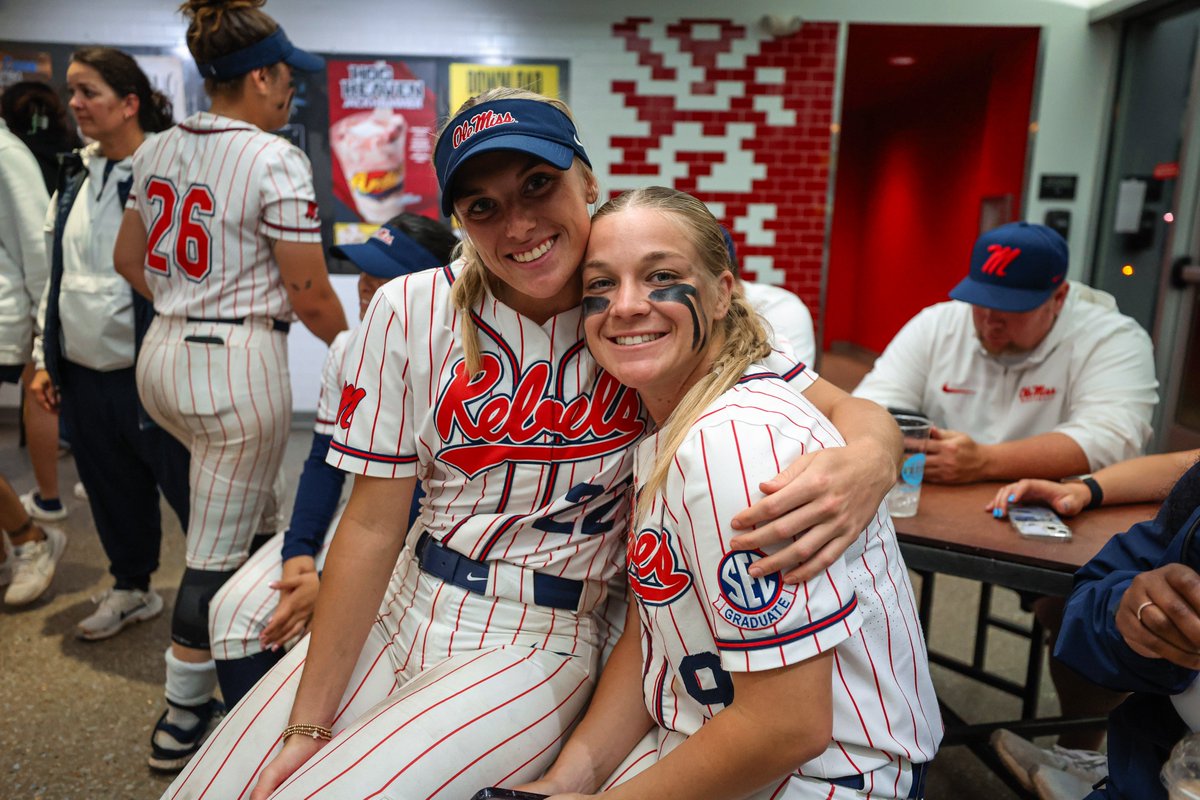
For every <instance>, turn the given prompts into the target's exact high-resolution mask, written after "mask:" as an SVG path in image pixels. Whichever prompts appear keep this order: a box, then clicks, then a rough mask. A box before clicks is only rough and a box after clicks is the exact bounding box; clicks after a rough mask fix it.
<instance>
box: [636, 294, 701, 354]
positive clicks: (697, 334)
mask: <svg viewBox="0 0 1200 800" xmlns="http://www.w3.org/2000/svg"><path fill="white" fill-rule="evenodd" d="M650 300H651V301H652V302H655V303H664V302H665V303H681V304H683V305H684V306H687V310H688V311H690V312H692V349H693V350H699V349H701V348H702V347H704V344H705V343H706V342H707V341H708V317H707V316H706V315H705V313H704V306H703V305H701V303H700V292H699V290H698V289H696V287H695V286H692V285H691V284H690V283H676V284H674V285H673V286H664V287H663V288H661V289H655V290H654V291H652V292H651V293H650Z"/></svg>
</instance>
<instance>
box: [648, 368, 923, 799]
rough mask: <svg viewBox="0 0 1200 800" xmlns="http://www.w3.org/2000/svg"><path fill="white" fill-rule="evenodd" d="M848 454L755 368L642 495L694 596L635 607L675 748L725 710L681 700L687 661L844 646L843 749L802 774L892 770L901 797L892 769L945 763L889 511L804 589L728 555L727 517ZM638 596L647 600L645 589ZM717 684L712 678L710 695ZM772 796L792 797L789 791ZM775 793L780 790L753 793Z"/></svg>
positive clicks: (751, 660) (780, 662)
mask: <svg viewBox="0 0 1200 800" xmlns="http://www.w3.org/2000/svg"><path fill="white" fill-rule="evenodd" d="M840 444H841V439H840V437H839V436H838V435H837V433H836V431H835V430H834V429H833V427H832V426H831V425H829V423H828V421H827V420H825V419H824V418H822V417H820V415H819V414H818V413H817V412H816V410H815V409H814V408H813V407H812V406H811V405H810V404H809V403H808V402H807V401H805V400H804V399H803V398H801V397H799V396H798V395H796V394H795V393H794V391H792V390H791V389H790V388H789V386H788V385H787V384H786V383H785V382H784V381H783V380H782V379H780V378H778V377H776V376H774V375H772V374H770V373H765V372H764V371H763V370H761V369H758V370H748V371H747V375H746V377H745V378H744V379H743V381H742V382H741V383H740V384H739V385H737V386H735V387H734V388H732V389H731V390H729V392H727V393H726V394H725V395H724V396H723V397H722V398H721V399H720V400H719V401H717V402H716V403H715V404H714V405H713V406H711V407H710V408H708V409H705V411H704V412H703V413H702V414H701V415H700V418H699V421H698V422H697V423H695V425H694V426H693V428H692V430H691V432H690V433H689V436H688V439H687V441H685V442H684V444H683V446H681V447H680V449H679V452H678V453H677V454H676V457H675V460H674V462H673V469H672V471H671V472H670V473H669V474H668V478H667V482H666V484H665V486H664V488H663V489H662V491H661V492H660V493H659V495H658V496H656V497H653V498H647V497H642V498H640V500H639V502H642V503H650V510H649V513H648V516H647V518H646V521H645V522H643V524H642V526H641V529H642V530H643V531H645V530H646V529H647V526H649V527H650V529H651V530H654V529H658V530H661V531H662V532H663V534H662V535H663V536H664V537H667V536H669V539H664V549H665V551H671V549H670V548H668V547H666V545H665V542H667V541H669V542H672V543H674V546H678V548H679V551H678V553H677V554H676V555H673V556H672V557H677V558H679V559H681V563H682V564H684V565H686V568H687V569H688V570H689V571H690V572H691V573H692V575H693V576H694V580H693V582H692V584H691V588H690V589H689V590H687V592H685V593H684V594H683V595H681V596H679V597H677V598H675V599H673V600H670V601H668V602H666V603H662V602H661V601H659V602H656V604H654V605H651V604H648V603H643V602H642V600H641V598H640V596H639V606H640V608H639V615H640V618H641V620H642V624H643V629H644V631H643V634H644V648H643V649H644V654H645V656H646V659H647V665H646V666H647V671H646V673H645V679H644V681H643V687H644V690H645V693H646V704H647V708H648V710H649V711H650V713H651V715H652V716H653V717H655V719H657V720H658V721H659V723H660V725H662V726H663V727H665V728H667V729H668V731H671V732H673V733H670V734H669V735H668V736H667V739H666V741H667V743H668V745H667V747H668V749H670V747H673V746H675V745H677V744H678V742H679V741H682V739H683V737H685V736H686V735H690V734H691V733H694V732H695V731H696V730H698V729H699V727H700V726H702V725H703V724H704V722H705V720H706V719H709V718H711V717H712V716H713V715H714V714H716V713H717V712H719V711H720V710H721V709H722V708H723V705H722V704H721V702H720V701H716V702H714V697H717V696H719V695H713V696H709V695H712V690H708V691H709V695H701V696H700V697H692V696H691V695H690V694H688V693H687V692H682V691H676V690H675V689H676V687H681V686H682V687H686V686H687V685H688V682H687V674H686V673H685V672H684V671H682V669H683V666H684V665H685V659H691V658H692V657H694V656H699V655H702V654H705V653H718V654H720V662H719V663H720V667H721V668H722V669H723V670H728V671H745V670H762V669H772V668H776V667H781V666H784V665H786V664H792V663H797V662H799V661H803V660H805V659H807V658H811V657H813V656H815V655H816V654H817V653H820V652H823V651H825V650H827V649H829V648H830V647H834V648H835V650H834V693H833V700H834V721H833V738H834V741H833V742H832V743H831V745H830V747H829V748H828V749H827V751H826V752H825V753H824V754H823V755H822V756H821V757H820V758H818V759H815V760H814V761H812V762H809V763H808V764H806V765H804V767H803V769H802V772H803V774H805V775H817V776H826V777H841V776H845V775H852V774H855V773H861V772H869V771H871V770H874V769H879V768H882V767H885V766H888V765H892V766H893V768H892V769H890V771H887V773H886V780H887V782H888V783H889V784H892V785H893V788H895V787H896V786H899V785H901V784H900V776H901V774H902V773H903V772H904V770H903V769H899V768H895V765H897V764H902V763H908V761H907V760H911V759H915V760H917V761H918V762H920V761H926V760H928V759H929V758H930V757H932V754H933V753H934V752H936V749H937V744H938V741H939V740H940V737H941V729H940V725H938V724H937V723H938V717H937V712H936V709H935V705H936V700H935V698H934V695H933V688H932V683H931V681H930V679H929V674H928V664H927V660H926V656H925V652H924V648H923V646H922V645H921V644H920V642H921V638H920V628H919V623H918V622H917V618H916V613H915V606H914V603H913V599H912V590H911V587H910V586H909V585H908V580H907V576H906V569H905V567H904V565H903V559H902V558H901V557H900V554H899V549H898V546H897V545H896V542H895V535H894V531H893V530H892V528H891V524H890V520H889V519H888V518H887V517H886V514H883V513H880V514H878V515H877V516H876V518H875V520H874V521H873V522H872V524H871V526H870V527H869V528H868V529H867V531H865V532H864V534H863V536H862V537H860V539H859V541H858V543H856V544H855V545H854V546H852V548H851V549H850V551H848V552H847V554H846V555H845V556H844V558H843V561H842V562H839V563H837V564H834V565H832V566H831V567H830V568H829V569H828V570H827V571H826V572H825V574H823V575H821V576H819V577H817V578H814V579H812V580H810V581H808V582H807V583H806V584H803V585H801V586H800V587H797V588H794V589H789V588H788V587H783V586H781V585H780V584H779V580H780V579H779V576H778V575H775V576H771V577H769V578H767V579H765V581H760V582H758V583H754V582H753V579H742V578H738V577H737V576H738V575H739V574H740V573H739V572H738V570H739V566H738V565H742V566H744V565H746V564H749V563H750V562H751V561H752V560H753V558H754V557H755V556H754V555H753V554H740V553H736V552H733V551H730V550H729V549H728V546H727V544H725V542H726V541H727V540H728V539H729V538H732V536H733V535H734V532H733V531H731V530H728V529H727V524H728V520H729V519H730V518H732V517H733V515H734V514H735V513H736V512H737V511H739V510H740V509H742V508H744V507H745V506H746V505H748V504H749V503H751V502H753V501H754V500H756V499H757V498H758V497H759V496H760V494H759V493H758V491H757V488H756V487H757V486H758V483H759V482H760V481H762V480H765V479H767V478H770V477H773V476H774V475H775V474H776V473H777V472H778V471H779V468H780V465H781V464H788V463H791V462H792V461H794V460H795V458H796V457H797V456H799V455H800V454H802V453H804V452H808V451H809V450H811V449H813V448H820V447H830V446H839V445H840ZM656 447H657V442H656V441H655V440H653V439H648V440H647V441H645V442H644V443H643V444H642V445H640V446H639V452H638V460H637V468H636V469H637V473H638V474H639V475H642V474H647V472H648V470H650V469H651V468H652V466H653V462H654V457H655V449H656ZM717 465H719V467H718V466H717ZM643 535H644V534H643ZM671 552H673V551H671ZM739 580H741V581H743V582H742V583H738V581H739ZM747 580H748V581H749V582H746V581H747ZM634 589H635V594H637V593H638V588H637V584H636V583H635V584H634ZM735 600H736V601H737V602H739V603H743V604H747V605H746V610H745V611H742V610H739V609H740V606H739V607H735V606H734V605H733V604H734V602H735ZM756 603H757V604H758V605H757V606H756V605H755V604H756ZM864 619H866V620H869V624H863V620H864ZM897 630H901V631H905V632H916V635H915V636H912V637H911V638H909V636H907V635H906V636H905V637H904V638H903V639H902V640H901V641H903V642H904V646H903V647H897V646H896V644H897V642H896V640H895V638H894V635H893V633H892V632H893V631H897ZM647 637H648V638H647ZM881 662H882V663H881ZM694 663H708V662H694ZM881 667H883V668H881ZM720 684H721V681H720V680H719V679H717V678H714V679H712V680H710V681H708V682H707V683H705V684H704V685H706V686H717V687H719V686H720ZM689 691H690V690H689ZM927 709H928V711H927ZM851 751H853V753H854V754H853V756H851ZM872 781H873V779H872ZM869 785H874V784H873V783H871V782H869ZM776 790H778V791H780V792H782V793H781V794H780V795H779V796H781V797H785V796H786V797H790V796H792V795H791V794H789V793H788V791H787V790H786V786H785V787H776ZM797 792H798V793H797V794H796V795H795V796H796V797H803V796H808V795H805V794H803V792H801V791H800V790H799V789H797ZM769 796H773V791H768V790H764V791H763V792H762V793H760V794H756V795H755V797H756V798H758V797H762V798H766V797H769Z"/></svg>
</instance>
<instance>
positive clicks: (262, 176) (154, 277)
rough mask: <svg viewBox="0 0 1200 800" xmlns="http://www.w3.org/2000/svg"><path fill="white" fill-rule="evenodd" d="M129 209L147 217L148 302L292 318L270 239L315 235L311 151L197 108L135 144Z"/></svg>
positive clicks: (165, 310) (161, 307)
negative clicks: (172, 124) (151, 299)
mask: <svg viewBox="0 0 1200 800" xmlns="http://www.w3.org/2000/svg"><path fill="white" fill-rule="evenodd" d="M133 175H134V183H133V189H132V191H131V192H130V195H129V200H128V203H127V206H126V207H127V208H133V209H136V210H137V211H138V213H139V214H140V215H141V217H142V222H143V223H144V224H145V226H146V236H147V250H148V252H147V256H146V270H145V271H146V281H147V283H148V284H149V285H150V290H151V292H152V293H153V294H154V309H155V311H157V312H158V313H159V314H163V315H167V316H172V315H174V316H190V317H202V318H206V319H213V318H219V319H228V318H233V317H269V318H274V319H287V320H290V319H291V318H292V306H291V301H290V300H289V299H288V296H287V293H286V291H285V290H284V287H283V281H282V279H281V278H280V276H279V266H278V264H277V263H276V262H275V258H274V256H273V255H272V253H271V242H272V240H279V241H285V242H316V243H318V244H319V243H320V241H321V223H320V219H319V217H318V214H317V203H316V194H315V193H314V190H313V183H312V167H311V166H310V164H309V162H308V157H307V156H306V155H304V153H303V152H302V151H301V150H300V149H299V148H297V147H296V146H295V145H293V144H291V143H290V142H288V141H287V140H285V139H282V138H280V137H279V136H276V135H275V134H272V133H267V132H265V131H262V130H259V129H258V128H256V127H254V126H253V125H251V124H250V123H248V122H242V121H240V120H235V119H230V118H228V117H222V116H218V115H216V114H210V113H208V112H206V111H202V112H199V113H197V114H193V115H192V116H190V117H188V118H187V119H185V120H184V121H183V122H181V123H179V124H178V125H176V126H175V127H173V128H171V129H169V130H167V131H165V132H163V133H162V134H161V135H159V136H157V137H155V138H154V139H153V140H148V141H147V142H146V144H145V145H143V146H142V147H140V148H138V151H137V153H136V154H135V155H134V157H133Z"/></svg>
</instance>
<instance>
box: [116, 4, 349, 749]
mask: <svg viewBox="0 0 1200 800" xmlns="http://www.w3.org/2000/svg"><path fill="white" fill-rule="evenodd" d="M262 5H263V0H188V2H186V3H184V4H183V6H182V7H181V10H182V11H183V12H184V14H185V16H187V17H188V18H189V20H190V22H189V25H188V30H187V42H188V48H189V49H190V50H191V53H192V56H193V57H194V58H195V59H196V64H197V66H198V67H199V69H200V72H201V74H202V75H204V87H205V91H206V92H207V93H208V95H209V97H210V99H211V101H212V102H211V105H210V108H209V110H208V111H202V112H199V113H197V114H193V115H191V116H189V117H188V118H187V119H185V120H183V121H182V122H181V123H179V124H178V125H176V126H175V127H173V128H171V129H169V130H167V131H165V132H163V133H162V135H160V136H158V137H156V138H155V139H153V140H151V141H147V142H146V143H145V144H144V145H143V146H142V147H140V148H138V150H137V152H136V153H135V154H134V156H133V185H132V188H131V189H130V191H129V199H128V202H127V204H126V210H125V215H124V218H123V220H122V223H121V230H120V233H119V234H118V237H117V241H116V246H115V249H114V253H113V260H114V265H115V266H116V269H117V271H118V272H119V273H121V275H123V276H124V277H125V278H126V279H127V280H128V281H129V282H130V283H131V284H132V285H133V287H134V289H136V290H137V291H138V292H140V293H141V294H142V295H143V296H144V297H146V298H148V299H151V300H152V301H153V303H154V311H155V313H156V315H157V316H156V317H155V319H154V321H153V322H152V323H151V324H150V327H149V330H148V332H147V333H146V336H145V340H144V342H143V344H142V347H141V350H140V354H139V356H138V361H137V384H138V392H139V395H140V397H141V400H142V404H143V405H144V406H145V408H146V411H147V412H148V413H149V414H150V416H151V417H152V418H153V419H154V421H155V422H157V423H158V424H159V425H160V426H161V427H162V428H163V429H165V430H166V431H167V432H169V433H170V434H171V435H173V436H174V437H175V438H176V439H178V440H179V441H180V442H182V443H183V444H184V446H185V447H187V448H188V450H189V451H190V453H191V469H190V475H189V503H190V519H189V526H188V532H187V534H188V535H187V569H186V570H185V571H184V575H183V578H182V580H181V582H180V587H179V592H178V594H177V595H176V599H175V611H174V616H173V618H172V622H171V647H170V649H168V650H167V653H166V662H167V670H166V671H167V677H166V691H165V694H166V700H167V710H166V711H165V712H164V713H163V715H162V717H161V718H160V719H159V721H158V723H157V724H156V725H155V729H154V733H153V736H152V740H151V754H150V759H149V764H150V767H151V768H153V769H157V770H161V771H175V770H178V769H179V768H180V767H182V766H183V765H184V764H186V763H187V761H188V759H190V758H191V757H192V755H193V754H194V753H195V752H196V749H197V748H198V747H199V746H200V742H201V740H202V739H203V738H204V736H205V734H206V733H207V732H208V730H209V727H210V723H211V722H212V721H213V720H214V719H216V718H218V717H219V716H220V714H221V712H222V710H223V709H222V706H221V703H220V702H219V701H217V700H216V699H214V697H213V693H214V690H215V689H216V685H217V674H216V668H215V665H214V663H213V660H212V656H211V651H210V648H209V638H208V608H209V605H210V603H211V601H212V598H213V595H214V594H215V593H216V592H217V590H218V589H220V588H221V586H222V584H224V582H225V581H226V580H227V579H228V578H229V577H230V576H231V575H232V574H233V572H234V571H235V570H237V568H238V567H240V566H241V565H242V563H243V562H245V560H246V559H247V558H248V557H249V555H250V553H251V551H252V550H253V549H254V546H255V544H254V543H255V541H256V540H255V537H256V535H260V534H261V535H260V538H259V539H258V540H257V541H259V542H261V541H262V540H264V539H265V538H268V537H269V536H270V535H272V534H274V532H275V531H274V523H273V522H270V523H268V524H269V525H270V529H269V530H267V531H265V532H263V531H262V530H260V529H261V528H262V527H264V525H263V520H266V519H269V518H270V517H271V516H273V515H271V514H268V513H267V510H268V509H269V508H271V507H272V506H273V505H274V504H275V502H276V500H277V498H274V491H273V484H274V482H275V477H276V475H277V473H278V469H279V464H280V461H281V459H282V457H283V450H284V445H285V444H286V442H287V436H288V430H289V429H290V427H291V414H292V398H291V380H290V378H289V377H288V360H287V330H288V328H289V326H290V325H291V323H292V321H293V320H294V319H296V318H297V317H299V319H300V320H301V321H302V322H303V323H304V324H305V326H306V327H307V328H308V329H309V330H310V331H312V332H313V333H314V334H315V335H316V336H317V337H318V338H319V339H321V340H322V341H324V342H326V343H329V342H332V341H333V338H334V336H336V335H337V333H338V332H339V331H342V330H345V328H346V317H345V313H344V312H343V311H342V306H341V303H340V302H339V301H338V299H337V296H336V295H335V294H334V293H333V289H332V287H331V286H330V284H329V273H328V271H327V269H326V266H325V254H324V251H323V249H322V246H321V223H320V218H319V214H318V209H317V202H316V195H315V193H314V191H313V182H312V168H311V166H310V165H309V162H308V157H307V156H305V155H304V153H303V152H302V151H301V150H300V149H299V148H297V147H295V146H294V145H292V144H291V143H290V142H288V141H286V140H285V139H283V138H282V137H279V136H276V135H274V134H272V133H268V131H273V130H278V129H279V128H282V127H283V126H284V125H285V124H287V121H288V117H289V115H290V113H291V107H292V98H293V95H294V93H295V90H294V88H293V86H292V70H293V69H295V70H303V71H317V70H320V69H321V67H322V65H323V61H322V60H321V59H320V58H318V57H317V56H314V55H312V54H310V53H306V52H304V51H303V50H300V49H299V48H297V47H295V46H294V45H293V44H291V42H289V41H288V39H287V36H286V35H284V33H283V29H282V28H280V27H279V25H278V24H277V23H276V22H275V20H273V19H271V17H269V16H267V15H266V14H265V13H263V12H262V11H260V10H259V7H260V6H262Z"/></svg>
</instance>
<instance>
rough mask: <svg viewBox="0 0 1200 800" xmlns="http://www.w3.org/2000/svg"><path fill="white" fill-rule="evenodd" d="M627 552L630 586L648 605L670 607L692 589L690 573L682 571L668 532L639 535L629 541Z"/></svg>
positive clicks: (647, 532) (648, 531) (640, 532)
mask: <svg viewBox="0 0 1200 800" xmlns="http://www.w3.org/2000/svg"><path fill="white" fill-rule="evenodd" d="M628 552H629V585H630V586H631V587H632V588H633V591H634V592H635V593H636V594H637V596H638V597H640V598H642V599H643V600H645V601H646V602H647V603H651V604H654V605H663V604H665V603H669V602H671V601H672V600H674V599H675V598H677V597H679V596H680V595H682V594H683V593H684V592H686V591H687V589H688V587H689V586H691V585H692V575H691V573H689V572H688V571H687V570H682V569H679V566H678V563H677V560H676V558H675V554H674V553H673V552H671V545H670V543H669V542H668V541H667V533H666V531H663V532H662V533H661V534H660V533H659V532H658V531H655V530H650V529H649V528H647V529H645V530H642V531H639V532H638V535H637V537H636V538H635V539H632V540H631V541H630V543H629V548H628Z"/></svg>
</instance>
